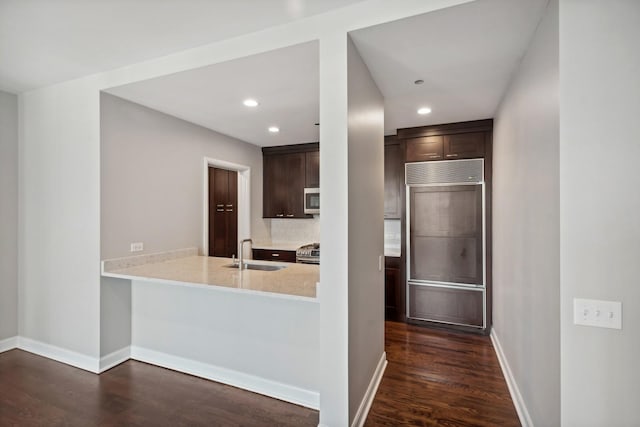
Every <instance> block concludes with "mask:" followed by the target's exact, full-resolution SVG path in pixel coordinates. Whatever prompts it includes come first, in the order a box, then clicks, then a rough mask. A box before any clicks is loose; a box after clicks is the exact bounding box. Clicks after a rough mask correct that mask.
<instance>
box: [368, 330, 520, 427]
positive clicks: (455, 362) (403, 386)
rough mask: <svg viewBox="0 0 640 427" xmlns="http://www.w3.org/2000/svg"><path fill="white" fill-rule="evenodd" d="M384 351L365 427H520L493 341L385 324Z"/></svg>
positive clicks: (485, 338)
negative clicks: (382, 369)
mask: <svg viewBox="0 0 640 427" xmlns="http://www.w3.org/2000/svg"><path fill="white" fill-rule="evenodd" d="M385 347H386V351H387V361H388V365H387V369H386V371H385V373H384V377H383V379H382V382H381V383H380V387H379V388H378V393H377V394H376V397H375V400H374V402H373V405H372V406H371V410H370V412H369V417H368V418H367V421H366V423H365V426H369V427H372V426H399V425H414V426H451V427H452V426H487V427H489V426H491V427H496V426H501V427H502V426H520V421H519V420H518V415H517V413H516V410H515V408H514V406H513V402H512V401H511V396H510V395H509V390H508V388H507V384H506V382H505V380H504V377H503V376H502V371H501V370H500V365H499V363H498V359H497V357H496V355H495V352H494V350H493V346H492V345H491V340H490V339H489V337H486V336H479V335H469V334H464V333H456V332H448V331H444V330H436V329H427V328H422V327H419V326H413V325H408V324H405V323H397V322H386V346H385Z"/></svg>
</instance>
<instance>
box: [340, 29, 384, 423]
mask: <svg viewBox="0 0 640 427" xmlns="http://www.w3.org/2000/svg"><path fill="white" fill-rule="evenodd" d="M348 43H349V44H348V51H347V55H348V82H349V87H348V106H349V110H348V115H349V133H348V150H349V165H348V168H349V179H348V181H349V185H348V188H349V205H348V211H349V235H348V237H349V422H352V421H353V419H354V417H355V416H356V412H357V411H358V408H359V407H360V405H361V403H362V400H363V398H365V393H366V391H367V388H368V386H369V383H370V382H371V379H372V377H373V375H374V373H375V371H376V367H377V366H378V362H379V361H380V358H381V356H382V354H383V353H384V272H383V270H382V268H384V263H383V264H382V268H378V267H379V264H378V262H379V257H381V256H382V255H383V254H384V99H383V97H382V94H381V93H380V90H379V89H378V87H377V86H376V84H375V82H374V80H373V78H372V77H371V74H370V73H369V69H368V68H367V66H366V65H365V63H364V61H363V60H362V58H361V57H360V54H359V53H358V50H357V49H356V47H355V45H354V44H353V42H352V41H351V39H349V41H348Z"/></svg>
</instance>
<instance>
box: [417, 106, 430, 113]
mask: <svg viewBox="0 0 640 427" xmlns="http://www.w3.org/2000/svg"><path fill="white" fill-rule="evenodd" d="M430 112H431V108H428V107H422V108H419V109H418V114H421V115H425V114H429V113H430Z"/></svg>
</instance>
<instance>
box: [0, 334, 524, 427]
mask: <svg viewBox="0 0 640 427" xmlns="http://www.w3.org/2000/svg"><path fill="white" fill-rule="evenodd" d="M386 351H387V360H388V362H389V364H388V366H387V369H386V372H385V375H384V378H383V379H382V383H381V384H380V388H379V389H378V393H377V394H376V397H375V400H374V402H373V405H372V407H371V411H370V412H369V417H368V419H367V421H366V424H365V425H366V426H401V425H414V426H449V427H452V426H491V427H494V426H519V425H520V423H519V421H518V416H517V414H516V411H515V409H514V407H513V403H512V402H511V398H510V396H509V392H508V389H507V385H506V383H505V381H504V379H503V377H502V372H501V370H500V366H499V364H498V360H497V359H496V356H495V353H494V351H493V347H492V346H491V342H490V340H489V338H488V337H483V336H475V335H468V334H462V333H454V332H446V331H440V330H433V329H426V328H421V327H418V326H412V325H407V324H404V323H395V322H387V323H386ZM317 425H318V412H317V411H313V410H311V409H306V408H303V407H300V406H296V405H292V404H289V403H285V402H282V401H279V400H276V399H271V398H269V397H265V396H262V395H259V394H255V393H251V392H248V391H244V390H240V389H237V388H234V387H230V386H226V385H223V384H219V383H216V382H212V381H207V380H204V379H201V378H197V377H193V376H190V375H185V374H181V373H178V372H174V371H171V370H168V369H163V368H159V367H156V366H152V365H147V364H145V363H140V362H136V361H132V360H130V361H128V362H126V363H123V364H121V365H119V366H116V367H115V368H113V369H111V370H109V371H107V372H104V373H102V374H101V375H95V374H92V373H89V372H85V371H82V370H80V369H76V368H72V367H70V366H67V365H64V364H62V363H58V362H54V361H52V360H49V359H46V358H43V357H39V356H36V355H33V354H30V353H26V352H24V351H20V350H11V351H8V352H5V353H1V354H0V426H2V427H4V426H317Z"/></svg>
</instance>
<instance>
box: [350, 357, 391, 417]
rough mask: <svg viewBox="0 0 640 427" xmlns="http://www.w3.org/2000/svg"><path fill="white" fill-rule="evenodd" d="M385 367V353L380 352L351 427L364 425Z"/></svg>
mask: <svg viewBox="0 0 640 427" xmlns="http://www.w3.org/2000/svg"><path fill="white" fill-rule="evenodd" d="M386 367H387V353H385V352H382V355H381V356H380V360H379V361H378V366H376V370H375V372H374V373H373V376H372V377H371V381H370V382H369V387H367V391H366V393H365V394H364V397H363V398H362V402H360V406H359V407H358V412H356V416H355V417H354V418H353V422H352V423H351V427H362V426H363V425H364V422H365V421H366V420H367V415H369V409H371V404H372V403H373V399H374V398H375V397H376V392H377V391H378V386H380V381H382V376H383V375H384V370H385V369H386Z"/></svg>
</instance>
